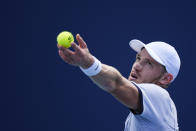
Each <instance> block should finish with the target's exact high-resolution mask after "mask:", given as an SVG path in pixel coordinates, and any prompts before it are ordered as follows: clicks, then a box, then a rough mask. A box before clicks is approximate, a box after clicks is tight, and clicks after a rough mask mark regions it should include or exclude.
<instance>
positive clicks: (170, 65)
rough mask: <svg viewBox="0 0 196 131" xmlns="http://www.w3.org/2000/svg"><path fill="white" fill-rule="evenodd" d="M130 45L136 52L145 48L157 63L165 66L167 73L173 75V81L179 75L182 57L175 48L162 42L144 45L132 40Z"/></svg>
mask: <svg viewBox="0 0 196 131" xmlns="http://www.w3.org/2000/svg"><path fill="white" fill-rule="evenodd" d="M129 45H130V46H131V48H132V49H133V50H135V51H136V52H140V51H141V49H142V47H144V48H145V49H146V51H147V52H148V53H149V54H150V56H151V57H152V58H153V59H154V60H155V61H157V62H158V63H160V64H161V65H163V66H165V68H166V70H167V72H168V73H170V74H172V75H173V80H174V79H175V78H176V76H177V75H178V72H179V70H180V63H181V62H180V57H179V56H178V53H177V51H176V50H175V48H174V47H173V46H171V45H169V44H167V43H165V42H161V41H156V42H151V43H149V44H144V43H143V42H141V41H139V40H136V39H134V40H131V41H130V42H129ZM173 80H172V81H173Z"/></svg>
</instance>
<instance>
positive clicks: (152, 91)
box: [136, 83, 170, 98]
mask: <svg viewBox="0 0 196 131" xmlns="http://www.w3.org/2000/svg"><path fill="white" fill-rule="evenodd" d="M136 86H138V88H140V89H141V91H142V93H143V94H146V95H149V96H157V97H162V98H166V97H170V96H169V93H168V92H167V90H166V89H164V88H162V87H160V86H158V85H156V84H152V83H142V84H136Z"/></svg>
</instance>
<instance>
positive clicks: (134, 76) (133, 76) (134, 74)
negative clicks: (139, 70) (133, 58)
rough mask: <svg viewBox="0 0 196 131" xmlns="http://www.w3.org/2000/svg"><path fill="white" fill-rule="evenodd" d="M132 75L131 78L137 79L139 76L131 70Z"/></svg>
mask: <svg viewBox="0 0 196 131" xmlns="http://www.w3.org/2000/svg"><path fill="white" fill-rule="evenodd" d="M130 76H131V77H130V79H131V80H136V79H137V78H138V75H137V74H136V73H135V72H131V74H130Z"/></svg>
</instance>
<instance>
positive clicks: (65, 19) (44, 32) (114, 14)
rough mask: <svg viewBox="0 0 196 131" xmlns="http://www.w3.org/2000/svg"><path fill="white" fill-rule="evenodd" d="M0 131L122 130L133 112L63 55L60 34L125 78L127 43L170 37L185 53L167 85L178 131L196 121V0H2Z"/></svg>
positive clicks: (130, 54) (190, 129)
mask: <svg viewBox="0 0 196 131" xmlns="http://www.w3.org/2000/svg"><path fill="white" fill-rule="evenodd" d="M1 6H2V8H1V16H2V17H1V32H2V35H1V36H2V40H3V41H2V43H1V45H2V46H3V47H2V48H1V50H2V51H1V57H2V58H1V59H2V63H1V64H2V65H1V66H2V68H1V70H2V71H1V72H2V73H1V74H2V82H1V83H2V84H1V91H0V92H1V117H0V118H1V119H0V120H1V126H0V130H2V131H100V130H102V131H122V130H123V129H124V122H125V120H126V117H127V115H128V113H129V110H128V109H127V108H126V107H125V106H123V105H122V104H120V103H119V102H118V101H116V100H115V99H114V98H113V97H112V96H111V95H110V94H108V93H106V92H104V91H102V90H101V89H99V88H98V87H97V86H96V85H95V84H93V82H91V81H90V79H89V78H88V77H87V76H85V75H84V74H83V73H82V72H81V71H80V70H79V68H76V67H72V66H70V65H68V64H66V63H64V62H63V61H62V60H61V58H60V57H59V55H58V50H57V47H56V44H57V42H56V36H57V35H58V33H59V32H61V31H64V30H67V31H70V32H72V33H73V34H74V36H75V35H76V34H77V33H79V34H80V35H81V36H82V37H83V39H84V40H85V41H86V43H87V45H88V47H89V50H90V52H91V53H92V54H93V55H94V56H96V57H97V58H98V59H99V60H101V61H102V62H103V63H105V64H108V65H111V66H113V67H115V68H117V69H118V70H119V71H120V72H121V73H122V75H123V76H125V77H128V75H129V73H130V70H131V66H132V64H133V62H134V60H135V55H136V53H135V52H134V51H133V50H132V49H130V48H129V45H128V43H129V41H130V40H132V39H139V40H141V41H143V42H145V43H149V42H151V41H165V42H167V43H170V44H171V45H173V46H174V47H175V48H176V50H177V51H178V53H179V55H180V58H181V62H182V65H181V70H180V73H179V75H178V77H177V78H176V80H175V81H174V83H172V84H171V86H170V87H169V89H168V91H169V92H170V95H171V97H172V98H173V100H174V102H175V104H176V107H177V111H178V121H179V127H180V130H181V131H185V130H186V131H194V130H196V127H195V125H194V123H195V122H194V120H195V117H196V114H195V110H196V107H195V106H196V103H195V99H196V95H195V91H196V88H195V85H194V79H195V73H196V69H195V62H194V61H195V60H194V59H195V58H194V56H195V54H194V52H195V34H196V25H195V23H196V14H195V12H196V2H195V1H194V0H186V1H177V0H173V1H166V0H164V1H151V0H148V1H144V0H143V1H139V0H137V1H136V0H127V1H126V0H125V1H113V0H105V1H103V0H99V1H93V0H70V1H68V0H55V1H52V0H40V1H38V0H33V1H28V0H27V1H25V0H19V1H9V0H8V1H4V2H3V4H1Z"/></svg>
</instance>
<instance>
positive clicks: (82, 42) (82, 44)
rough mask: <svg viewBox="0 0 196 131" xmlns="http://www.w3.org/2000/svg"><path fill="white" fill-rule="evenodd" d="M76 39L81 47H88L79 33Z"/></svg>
mask: <svg viewBox="0 0 196 131" xmlns="http://www.w3.org/2000/svg"><path fill="white" fill-rule="evenodd" d="M76 39H77V41H78V43H79V45H80V47H81V48H87V45H86V42H85V41H84V40H83V39H82V37H81V36H80V35H79V34H77V35H76Z"/></svg>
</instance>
